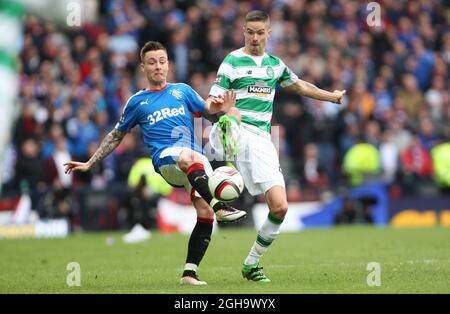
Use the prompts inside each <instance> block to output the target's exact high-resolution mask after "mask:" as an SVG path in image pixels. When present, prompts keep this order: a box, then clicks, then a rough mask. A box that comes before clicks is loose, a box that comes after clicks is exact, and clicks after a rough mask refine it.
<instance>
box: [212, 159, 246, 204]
mask: <svg viewBox="0 0 450 314" xmlns="http://www.w3.org/2000/svg"><path fill="white" fill-rule="evenodd" d="M208 187H209V191H210V192H211V195H212V196H213V197H214V198H216V199H218V200H219V201H223V202H232V201H234V200H235V199H237V198H238V197H239V195H241V193H242V191H243V190H244V179H242V175H241V174H240V173H239V171H237V170H236V169H234V168H231V167H227V166H223V167H219V168H217V169H215V170H214V171H213V173H212V175H211V176H210V177H209V180H208Z"/></svg>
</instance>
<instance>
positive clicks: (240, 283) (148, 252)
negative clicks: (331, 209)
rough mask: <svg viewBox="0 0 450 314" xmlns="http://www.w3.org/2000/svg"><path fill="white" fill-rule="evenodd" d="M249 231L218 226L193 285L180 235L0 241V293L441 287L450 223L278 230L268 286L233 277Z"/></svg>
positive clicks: (448, 279)
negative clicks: (184, 278) (75, 277)
mask: <svg viewBox="0 0 450 314" xmlns="http://www.w3.org/2000/svg"><path fill="white" fill-rule="evenodd" d="M255 234H256V232H255V230H252V229H231V228H226V229H220V230H218V232H217V233H215V234H214V235H213V237H212V241H211V244H210V246H209V249H208V251H207V253H206V256H205V258H204V259H203V262H202V264H201V266H200V269H199V276H200V278H202V279H203V280H205V281H207V282H208V286H201V287H192V286H179V277H180V274H181V272H182V267H183V265H184V260H185V256H186V247H187V241H188V235H179V234H161V233H156V232H154V233H153V234H152V238H151V239H150V240H149V241H147V242H145V243H140V244H124V243H123V242H122V239H121V236H122V235H123V233H119V232H114V233H111V232H100V233H85V234H75V235H71V236H70V237H69V238H67V239H40V240H36V239H32V240H31V239H30V240H0V256H1V258H0V269H1V271H0V293H152V294H160V293H171V294H172V293H175V294H178V293H181V294H202V293H213V294H216V293H217V294H230V293H233V294H239V293H249V294H253V293H255V294H259V293H265V294H271V293H279V294H300V293H450V229H449V228H442V227H435V228H426V229H425V228H424V229H393V228H375V227H366V226H353V227H337V228H332V229H315V230H306V231H303V232H298V233H282V234H280V235H279V237H278V239H277V240H276V241H275V242H274V243H273V244H272V246H271V248H270V250H269V251H268V253H267V254H266V255H265V256H264V257H263V259H262V261H261V265H262V266H263V267H264V270H265V271H266V273H267V275H268V276H269V278H271V280H272V282H271V283H268V284H257V283H253V282H248V281H246V280H244V279H243V278H242V277H241V275H240V266H241V263H242V262H243V259H244V257H245V256H246V255H247V252H248V250H249V248H250V245H251V244H252V243H253V241H254V239H255ZM111 237H112V238H113V239H115V242H114V244H112V245H108V244H107V239H108V238H111ZM69 262H78V263H79V265H80V268H81V286H79V287H69V286H68V285H67V283H66V278H67V276H68V274H69V273H70V271H68V270H66V267H67V264H68V263H69ZM369 262H378V263H379V264H380V267H381V272H380V274H381V286H374V287H369V286H368V285H367V276H368V275H369V273H370V272H371V271H369V270H367V269H366V268H367V264H368V263H369Z"/></svg>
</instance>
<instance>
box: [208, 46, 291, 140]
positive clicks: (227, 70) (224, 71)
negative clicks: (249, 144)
mask: <svg viewBox="0 0 450 314" xmlns="http://www.w3.org/2000/svg"><path fill="white" fill-rule="evenodd" d="M297 80H298V77H297V75H295V73H293V72H292V71H291V69H289V68H288V67H287V66H286V65H285V64H284V63H283V61H281V59H280V58H278V57H276V56H272V55H269V54H267V53H264V55H263V56H250V55H248V54H246V53H244V48H241V49H238V50H235V51H233V52H231V53H230V54H229V55H228V56H226V57H225V59H224V60H223V62H222V64H221V65H220V67H219V70H218V72H217V78H216V81H215V82H214V85H213V86H212V88H211V91H210V93H209V94H210V95H213V96H218V95H222V94H224V93H225V92H226V91H227V90H231V89H233V90H234V91H235V92H236V108H238V109H239V111H240V113H241V119H242V122H243V123H246V124H250V125H253V126H256V127H258V128H259V129H262V130H264V131H266V132H270V121H271V119H272V112H273V100H274V97H275V89H276V87H277V85H278V84H280V85H281V86H282V87H286V86H289V85H292V84H294V83H295V82H296V81H297Z"/></svg>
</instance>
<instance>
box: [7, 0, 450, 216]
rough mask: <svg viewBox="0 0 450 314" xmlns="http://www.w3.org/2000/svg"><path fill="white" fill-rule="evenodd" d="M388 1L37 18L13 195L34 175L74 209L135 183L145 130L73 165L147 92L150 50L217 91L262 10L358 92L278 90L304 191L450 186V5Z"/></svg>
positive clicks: (170, 2)
mask: <svg viewBox="0 0 450 314" xmlns="http://www.w3.org/2000/svg"><path fill="white" fill-rule="evenodd" d="M379 3H380V8H381V19H380V20H379V22H380V23H379V25H375V26H369V25H368V24H367V18H368V15H369V14H370V13H371V10H369V9H368V8H367V2H366V1H346V0H322V1H305V0H258V1H237V0H210V1H203V0H184V1H181V0H180V1H176V0H141V1H139V0H136V1H134V0H109V1H100V2H99V6H98V10H99V17H100V19H99V21H98V22H97V23H96V24H95V25H93V24H84V25H83V26H82V27H80V28H63V27H61V26H57V25H55V24H52V23H51V22H48V21H45V20H42V19H40V18H37V17H35V16H32V15H27V16H26V17H25V19H24V38H23V43H22V46H23V47H22V50H21V54H20V61H19V72H20V99H19V103H20V114H19V117H18V120H17V123H16V127H15V131H14V138H13V142H12V145H11V146H10V147H9V149H8V151H7V154H6V156H5V158H6V167H5V169H4V172H5V179H6V184H5V189H4V191H5V192H6V193H7V192H8V191H9V192H11V193H12V192H13V191H18V190H19V187H20V183H21V182H23V181H24V180H26V181H28V183H29V186H30V187H32V190H33V191H32V196H33V202H34V207H37V206H38V205H37V204H42V203H43V202H44V200H46V201H47V202H50V203H51V204H53V205H54V206H53V208H54V207H55V206H56V205H55V204H59V205H58V206H56V208H57V211H64V210H69V209H68V208H70V206H71V204H70V202H71V201H70V199H69V198H68V197H69V196H70V193H71V191H72V190H73V189H77V188H83V187H90V188H93V189H104V188H106V187H107V186H110V185H111V184H114V183H117V182H126V181H127V178H128V174H129V171H130V168H131V167H132V165H133V164H134V163H135V162H136V161H137V160H138V159H139V158H140V157H142V156H145V155H146V154H147V152H146V150H145V147H143V146H142V143H141V142H142V141H141V140H140V134H139V132H138V130H134V131H133V132H132V133H130V134H129V135H127V136H126V137H125V139H124V140H123V142H122V143H121V144H120V146H119V147H118V148H117V149H116V150H115V151H114V153H112V154H111V155H110V156H109V157H107V158H106V159H105V160H104V161H103V162H101V163H100V164H99V165H97V166H96V167H95V169H93V170H92V171H91V172H89V173H82V174H78V173H76V174H74V175H65V174H64V173H63V172H64V171H63V165H62V164H63V162H65V161H67V160H71V159H74V160H81V161H85V160H87V159H88V158H89V157H90V156H91V155H92V154H93V152H95V150H96V148H97V147H98V145H99V143H100V141H101V139H102V138H103V137H104V136H105V135H106V134H107V133H108V132H109V131H110V130H111V129H112V128H113V127H114V125H115V123H116V121H117V120H118V117H119V115H120V113H121V111H122V109H123V106H124V104H125V103H126V100H127V99H128V98H129V97H130V96H131V95H132V94H134V93H135V92H136V91H137V90H138V89H142V88H144V87H145V85H146V80H145V78H144V77H143V76H142V75H141V73H140V71H139V67H138V66H139V63H140V60H139V48H140V47H141V46H142V45H143V43H145V42H146V41H148V40H157V41H160V42H161V43H163V44H164V45H165V46H166V47H167V48H168V53H169V58H170V60H171V71H170V73H169V81H172V82H175V81H179V82H186V83H188V84H190V85H192V87H193V88H194V89H196V90H197V91H198V92H199V93H200V94H201V95H202V96H203V97H207V96H208V92H209V89H210V87H211V85H212V83H213V81H214V79H215V76H216V71H217V69H218V67H219V65H220V63H221V62H222V60H223V58H224V57H225V56H226V55H227V54H228V53H229V52H230V51H232V50H234V49H237V48H240V47H242V46H243V32H242V26H243V18H244V16H245V14H246V13H247V12H248V11H250V10H252V9H261V10H264V11H266V12H268V13H269V14H270V17H271V26H272V35H271V37H270V39H269V41H268V45H267V50H268V52H269V53H272V54H275V55H277V56H279V57H281V59H282V60H283V61H284V62H285V63H286V64H287V65H288V66H289V67H290V68H291V69H292V70H293V71H294V72H295V73H296V74H297V75H298V76H299V77H300V78H301V79H303V80H306V81H308V82H311V83H313V84H315V85H317V86H319V87H320V88H323V89H327V90H335V89H346V90H347V97H346V98H345V100H344V104H343V105H342V106H338V105H335V104H332V103H326V102H321V101H316V100H312V99H308V98H304V97H299V96H298V95H295V94H290V93H288V92H286V91H283V90H279V91H278V93H277V96H276V98H275V103H274V116H273V125H274V130H275V127H276V130H277V136H278V137H279V138H278V140H277V143H278V148H279V153H280V160H281V163H282V167H283V169H284V174H285V178H286V183H287V186H288V190H289V191H290V195H291V196H292V198H295V195H297V196H299V195H302V192H304V191H324V190H335V189H336V188H337V187H339V186H341V185H347V186H348V185H350V186H355V185H358V184H361V183H362V182H364V181H365V180H382V181H384V182H385V183H386V184H387V186H388V187H389V188H390V191H391V194H392V196H395V195H406V194H415V193H420V192H421V191H422V192H423V190H426V191H428V192H427V193H448V192H449V189H450V169H449V168H450V93H449V91H450V88H449V87H450V85H449V82H450V81H449V75H450V28H449V25H450V23H449V21H450V9H449V2H448V1H438V0H416V1H401V0H387V1H379ZM369 18H370V17H369ZM446 173H447V174H446ZM423 186H426V187H427V189H422V187H423ZM49 190H51V191H52V193H51V194H48V193H47V192H48V191H49ZM55 191H56V192H55ZM291 191H293V192H292V193H291ZM433 191H434V192H433ZM48 195H50V199H46V197H48ZM297 198H299V199H301V197H297ZM50 207H51V206H50Z"/></svg>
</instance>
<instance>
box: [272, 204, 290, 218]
mask: <svg viewBox="0 0 450 314" xmlns="http://www.w3.org/2000/svg"><path fill="white" fill-rule="evenodd" d="M287 211H288V203H287V202H279V203H276V204H273V205H272V206H271V208H270V212H271V213H272V215H274V216H275V217H277V218H280V219H283V218H284V216H286V213H287Z"/></svg>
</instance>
